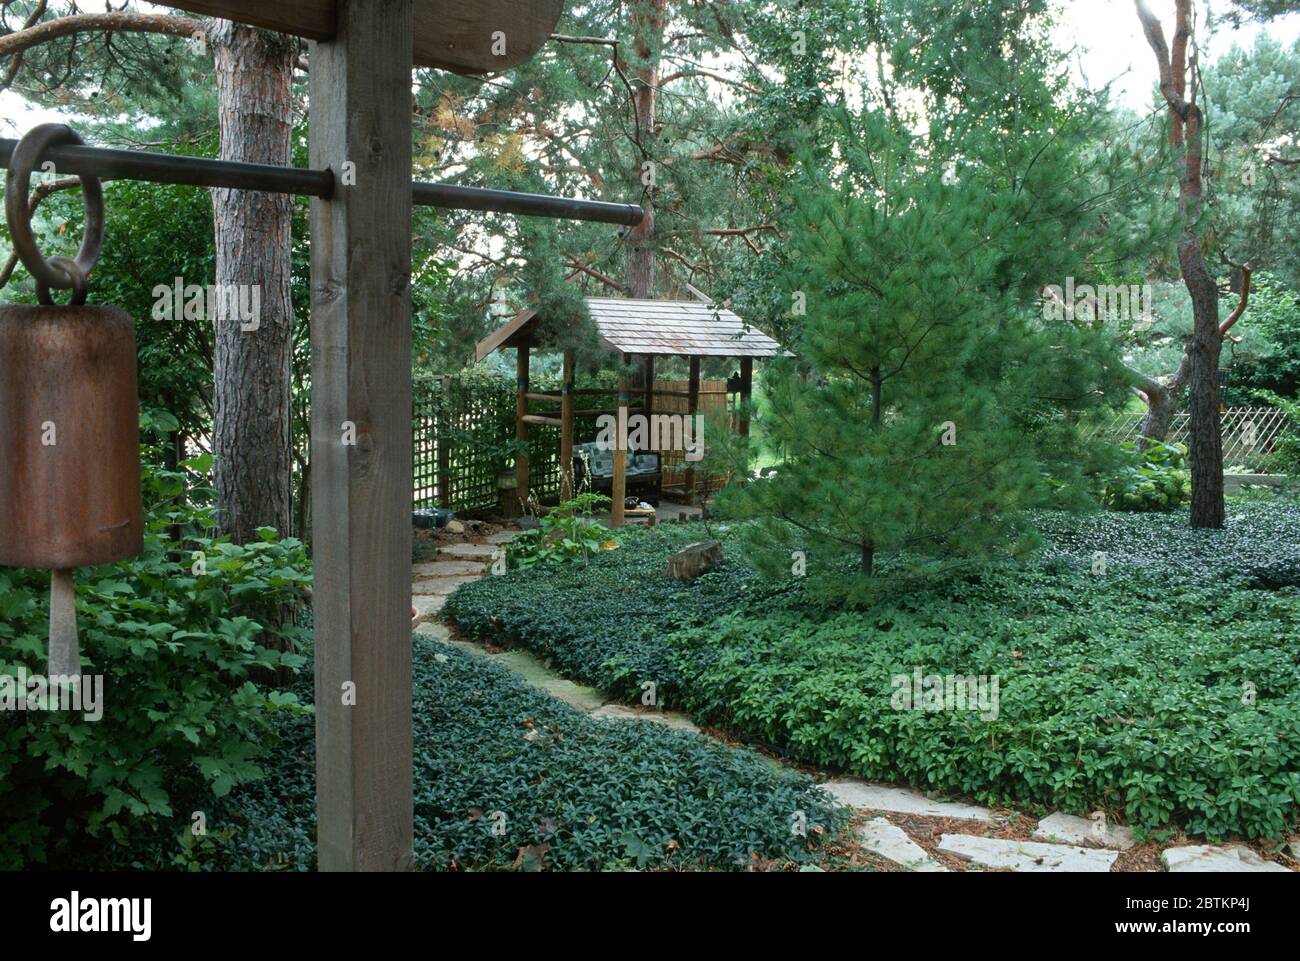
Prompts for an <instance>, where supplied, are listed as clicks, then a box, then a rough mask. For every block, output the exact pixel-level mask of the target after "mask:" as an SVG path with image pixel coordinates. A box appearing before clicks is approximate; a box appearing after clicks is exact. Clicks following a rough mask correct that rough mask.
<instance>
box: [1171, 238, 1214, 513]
mask: <svg viewBox="0 0 1300 961" xmlns="http://www.w3.org/2000/svg"><path fill="white" fill-rule="evenodd" d="M1178 259H1179V263H1180V265H1181V266H1182V271H1183V280H1184V282H1185V283H1186V284H1187V290H1188V292H1189V293H1190V294H1191V295H1192V314H1193V317H1194V319H1195V327H1194V332H1193V335H1192V342H1191V344H1190V346H1189V349H1188V354H1189V356H1190V358H1191V363H1190V369H1191V376H1190V384H1191V391H1190V400H1191V405H1190V406H1191V429H1190V434H1191V438H1190V439H1191V443H1190V444H1189V445H1188V447H1189V450H1190V457H1189V460H1190V461H1191V469H1192V526H1193V527H1203V528H1213V529H1218V528H1221V527H1223V512H1224V511H1223V435H1222V433H1221V427H1220V415H1219V354H1220V352H1221V351H1222V349H1223V340H1222V338H1221V337H1220V336H1219V290H1218V287H1217V286H1215V283H1214V278H1213V277H1211V276H1210V272H1209V270H1208V269H1207V268H1206V266H1205V257H1204V256H1203V255H1202V253H1201V245H1200V241H1199V240H1198V239H1197V238H1196V237H1194V236H1188V237H1185V238H1184V240H1183V242H1182V243H1181V244H1180V245H1179V252H1178Z"/></svg>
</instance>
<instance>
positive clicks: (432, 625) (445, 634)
mask: <svg viewBox="0 0 1300 961" xmlns="http://www.w3.org/2000/svg"><path fill="white" fill-rule="evenodd" d="M415 633H417V634H429V635H431V636H432V637H433V638H434V639H435V640H438V641H450V640H451V628H449V627H448V626H447V625H446V624H440V623H438V622H437V621H425V622H424V623H423V624H420V625H419V626H418V627H416V629H415Z"/></svg>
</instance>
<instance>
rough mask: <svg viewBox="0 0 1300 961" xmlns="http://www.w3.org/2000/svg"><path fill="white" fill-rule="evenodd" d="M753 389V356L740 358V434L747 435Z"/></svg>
mask: <svg viewBox="0 0 1300 961" xmlns="http://www.w3.org/2000/svg"><path fill="white" fill-rule="evenodd" d="M753 390H754V358H753V357H742V358H740V403H741V405H742V406H741V408H740V436H741V437H748V436H749V397H750V394H752V393H753Z"/></svg>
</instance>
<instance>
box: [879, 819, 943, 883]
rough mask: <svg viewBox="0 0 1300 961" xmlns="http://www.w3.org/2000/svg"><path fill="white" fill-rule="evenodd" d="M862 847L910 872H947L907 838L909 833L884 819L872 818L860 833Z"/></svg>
mask: <svg viewBox="0 0 1300 961" xmlns="http://www.w3.org/2000/svg"><path fill="white" fill-rule="evenodd" d="M858 838H859V840H861V841H862V846H863V847H865V848H867V849H868V850H871V851H874V852H875V853H876V854H879V855H880V856H881V857H883V858H887V859H889V860H890V861H893V862H894V863H895V864H901V865H902V866H903V867H905V868H907V869H908V870H909V871H919V872H938V871H947V870H948V869H947V868H945V867H944V866H943V865H942V864H940V863H939V862H938V861H936V860H935V859H934V858H932V857H930V855H929V854H927V853H926V850H925V848H923V847H921V845H919V844H917V843H916V842H915V841H913V840H912V839H911V838H909V837H908V836H907V832H906V831H904V830H903V829H902V828H900V827H899V826H898V825H897V824H891V823H889V822H888V821H886V820H885V819H884V818H872V819H871V820H870V821H868V822H867V823H866V824H864V825H862V828H861V829H860V830H859V831H858Z"/></svg>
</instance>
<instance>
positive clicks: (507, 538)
mask: <svg viewBox="0 0 1300 961" xmlns="http://www.w3.org/2000/svg"><path fill="white" fill-rule="evenodd" d="M518 536H519V532H518V531H497V532H496V533H495V534H489V535H488V538H487V542H488V543H489V544H509V543H510V542H511V541H512V540H514V539H515V538H516V537H518Z"/></svg>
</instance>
